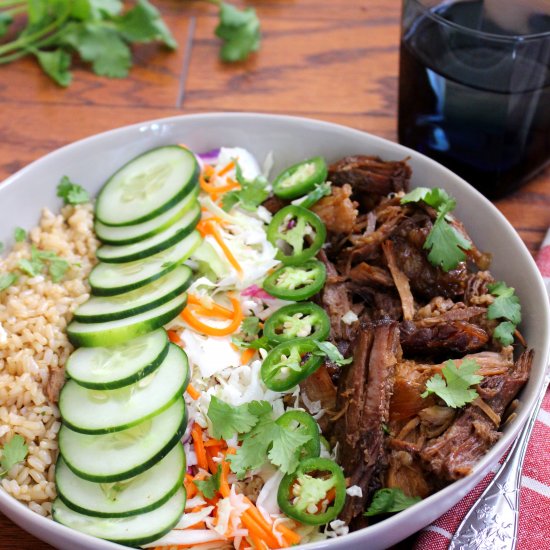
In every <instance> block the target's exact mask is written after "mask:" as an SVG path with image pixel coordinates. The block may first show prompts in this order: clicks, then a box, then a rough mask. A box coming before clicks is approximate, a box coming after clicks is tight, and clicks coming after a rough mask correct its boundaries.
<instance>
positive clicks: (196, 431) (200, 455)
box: [191, 423, 208, 470]
mask: <svg viewBox="0 0 550 550" xmlns="http://www.w3.org/2000/svg"><path fill="white" fill-rule="evenodd" d="M191 437H192V438H193V443H194V445H195V454H196V455H197V465H198V466H199V468H202V469H203V470H208V459H207V458H206V450H205V449H204V443H203V441H202V428H201V427H200V426H199V425H198V424H197V423H195V424H193V429H192V430H191Z"/></svg>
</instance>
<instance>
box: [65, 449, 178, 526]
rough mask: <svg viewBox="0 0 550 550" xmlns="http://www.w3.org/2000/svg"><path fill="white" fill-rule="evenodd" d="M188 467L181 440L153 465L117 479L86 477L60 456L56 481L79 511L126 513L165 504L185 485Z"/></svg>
mask: <svg viewBox="0 0 550 550" xmlns="http://www.w3.org/2000/svg"><path fill="white" fill-rule="evenodd" d="M185 468H186V466H185V453H184V452H183V447H182V445H181V444H180V443H178V444H177V445H176V446H175V447H174V448H173V449H172V450H171V451H170V452H169V453H168V454H167V455H166V456H165V457H164V458H163V459H162V460H161V461H160V462H157V464H155V465H154V466H153V467H152V468H149V469H148V470H145V472H143V473H141V474H138V475H137V476H136V477H132V478H130V479H127V480H125V481H117V482H114V483H94V482H92V481H87V480H85V479H82V478H80V477H78V476H77V475H76V474H74V473H73V472H72V470H71V469H70V468H69V467H68V466H67V465H66V464H65V461H64V460H63V458H61V457H60V458H59V459H58V461H57V464H56V466H55V483H56V485H57V494H58V496H59V498H60V499H61V500H62V501H63V502H64V503H65V504H66V505H67V506H68V507H69V508H72V509H73V510H74V511H75V512H80V513H81V514H88V515H90V516H98V517H126V516H133V515H135V514H142V513H144V512H148V511H149V510H154V509H155V508H158V507H159V506H161V505H162V504H164V503H165V502H166V501H167V500H168V499H169V498H170V497H171V496H172V495H173V494H174V493H175V492H176V491H177V490H178V489H179V487H181V485H182V483H183V477H184V475H185Z"/></svg>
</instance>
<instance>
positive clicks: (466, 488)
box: [0, 112, 550, 550]
mask: <svg viewBox="0 0 550 550" xmlns="http://www.w3.org/2000/svg"><path fill="white" fill-rule="evenodd" d="M210 119H222V120H227V121H231V122H232V123H234V121H235V120H242V119H245V120H256V121H260V122H261V120H262V119H263V120H271V121H279V122H282V123H287V122H288V123H289V124H306V125H309V126H310V127H312V128H315V129H318V130H319V131H323V130H325V131H333V132H334V131H340V132H345V133H347V134H349V135H355V136H357V137H363V138H364V137H367V138H368V139H370V140H372V141H374V142H375V143H378V144H379V145H381V146H383V147H388V148H390V149H391V150H393V151H395V152H396V153H402V156H403V158H408V159H412V160H414V159H419V160H421V162H424V163H427V165H428V166H429V167H430V170H431V169H433V170H436V171H438V172H439V173H441V174H444V175H445V176H446V177H447V178H450V179H452V180H454V181H455V182H456V183H457V185H458V186H459V187H462V186H466V187H467V188H469V189H468V190H469V191H470V192H471V193H473V195H474V197H475V198H476V200H478V201H480V202H482V205H483V208H489V209H490V210H491V211H492V213H493V214H494V215H495V216H497V218H499V220H500V221H501V222H502V223H503V224H504V225H505V226H507V228H508V229H509V230H511V231H510V235H509V238H510V239H512V240H513V241H514V242H515V245H516V246H519V247H520V248H521V249H523V251H524V253H525V254H524V256H525V258H524V259H525V261H526V262H527V265H528V266H529V270H530V271H531V272H532V274H534V276H535V280H536V286H537V288H536V292H537V293H538V294H539V295H540V297H541V298H542V297H543V296H544V299H545V300H546V302H545V303H547V302H548V295H547V291H546V287H545V285H544V282H543V279H542V276H541V274H540V272H539V270H538V268H537V266H536V264H535V261H534V259H533V258H532V256H531V254H530V253H529V251H528V250H527V247H526V246H525V244H524V243H523V241H522V240H521V238H520V237H519V235H518V233H517V232H516V230H515V229H514V227H513V226H512V225H511V224H510V222H509V221H508V220H507V219H506V218H505V216H504V215H503V214H502V213H501V212H500V211H499V210H498V209H497V208H496V207H495V206H494V205H493V204H492V203H491V202H490V201H489V200H488V199H487V198H486V197H484V196H483V195H482V194H481V193H480V192H479V191H477V190H476V189H474V188H473V187H472V186H470V185H469V184H468V183H467V182H466V181H465V180H463V179H462V178H460V177H459V176H458V175H456V174H455V173H453V172H452V171H450V170H449V169H447V168H446V167H444V166H442V165H441V164H439V163H437V162H436V161H434V160H432V159H430V158H429V157H426V156H425V155H422V154H421V153H418V152H416V151H414V150H412V149H410V148H407V147H405V146H403V145H401V144H398V143H396V142H393V141H390V140H388V139H386V138H382V137H379V136H376V135H374V134H370V133H368V132H365V131H362V130H358V129H356V128H351V127H349V126H345V125H341V124H336V123H333V122H327V121H324V120H318V119H314V118H307V117H299V116H291V115H279V114H266V113H253V112H230V113H225V112H209V113H196V114H189V115H174V116H170V117H164V118H157V119H152V120H148V121H143V122H137V123H134V124H130V125H125V126H121V127H117V128H114V129H111V130H107V131H104V132H100V133H96V134H93V135H90V136H88V137H85V138H83V139H80V140H77V141H74V142H71V143H69V144H67V145H64V146H62V147H59V148H57V149H55V150H53V151H51V152H49V153H47V154H46V155H43V156H41V157H40V158H38V159H36V160H34V161H32V162H31V163H29V164H28V165H26V166H25V167H23V168H22V169H20V170H18V171H17V172H16V173H14V174H12V175H11V176H9V177H8V178H6V179H5V180H4V182H3V183H2V182H0V197H1V196H2V193H5V192H6V191H4V190H5V189H9V188H11V187H12V186H13V185H15V184H16V183H17V181H18V180H19V179H20V178H21V177H23V176H26V174H27V173H28V172H31V173H32V171H33V170H35V169H36V168H37V166H38V167H39V166H40V164H41V163H43V162H45V161H46V160H47V159H48V160H49V159H52V158H55V157H56V156H62V155H66V154H70V153H72V151H73V150H78V149H79V148H81V147H83V146H84V147H86V146H88V145H91V144H93V143H95V142H98V141H103V140H108V139H117V138H118V137H119V136H121V135H123V134H125V133H128V134H133V133H134V132H138V133H139V132H144V131H148V130H149V131H151V130H154V129H155V128H156V127H158V126H159V125H179V124H184V125H185V121H188V120H189V121H199V122H200V121H202V120H210ZM507 238H508V237H507ZM541 313H542V318H540V319H537V322H538V323H539V324H540V325H542V330H545V331H546V333H547V334H548V333H550V312H549V308H548V307H546V308H544V307H543V308H542V309H541ZM549 351H550V339H547V340H545V344H544V348H543V349H541V350H537V353H540V354H541V358H540V359H539V361H541V363H542V364H543V365H548V357H549ZM544 374H545V373H544V371H543V372H542V373H541V374H540V381H539V384H538V385H537V388H536V393H535V394H534V396H533V398H532V399H531V402H530V403H529V407H522V409H521V410H520V411H519V413H518V416H517V418H516V419H515V421H514V422H513V423H512V424H511V425H510V426H509V427H507V433H506V434H505V436H503V437H502V438H501V439H500V440H499V441H498V442H497V443H496V444H495V445H494V446H493V447H492V448H491V449H490V450H489V451H488V452H487V453H486V454H485V455H484V456H483V457H482V458H481V460H480V461H478V463H477V464H476V465H475V466H474V469H473V471H472V473H471V474H470V475H469V476H467V477H465V478H462V479H460V480H457V481H455V482H453V483H451V484H450V485H447V486H446V487H444V488H443V489H440V490H439V491H437V492H435V493H433V494H432V495H430V496H428V497H427V498H425V499H423V500H422V501H420V502H419V503H417V504H415V505H414V506H412V507H410V508H408V509H406V510H404V511H402V512H400V513H398V514H395V515H393V516H391V517H389V518H387V519H385V520H383V521H381V522H379V523H376V524H374V525H370V526H368V527H366V528H364V529H361V530H358V531H354V532H353V533H349V534H347V535H346V536H343V537H337V538H330V539H326V540H323V541H317V542H312V543H307V544H304V545H301V546H299V547H300V548H304V549H310V550H311V549H313V548H318V549H323V550H325V549H326V550H329V549H337V548H341V547H343V546H344V545H348V544H353V543H359V542H360V541H361V539H362V537H363V536H364V534H365V532H366V531H368V532H369V535H371V536H374V537H375V536H377V535H380V536H381V535H382V534H386V531H390V530H391V529H392V527H394V526H395V524H397V525H399V524H402V523H407V522H408V521H409V519H411V518H413V516H415V515H417V514H419V513H420V512H423V513H426V512H427V511H428V510H429V509H430V508H431V507H432V505H433V504H434V503H436V502H437V501H438V500H441V499H449V498H451V495H453V493H454V497H452V498H453V500H455V503H456V502H458V501H459V500H460V499H461V498H463V497H464V496H465V495H466V494H467V493H468V492H470V491H471V490H472V489H473V488H474V487H475V485H476V484H477V483H479V481H480V480H481V479H482V478H483V477H484V476H485V475H486V474H487V473H488V472H489V471H491V469H493V470H494V468H495V465H496V463H497V459H498V458H499V457H501V456H502V455H503V454H504V453H505V451H506V449H507V447H508V446H509V445H510V444H511V443H512V442H513V440H514V438H515V436H516V435H517V433H518V432H519V430H520V429H521V428H522V427H523V425H524V424H525V422H526V421H527V419H528V417H529V416H530V415H531V412H532V410H533V407H534V405H535V401H536V394H538V392H539V391H540V389H541V387H542V385H543V384H544V378H545V376H544ZM457 495H459V496H458V498H456V497H457ZM449 509H450V508H446V509H445V511H444V512H442V513H445V512H446V511H447V510H449ZM0 511H2V512H4V513H5V515H6V516H8V517H10V519H12V520H13V521H14V522H15V523H18V524H20V523H19V521H21V522H24V523H26V521H25V520H28V521H29V522H30V523H34V524H35V525H36V529H34V526H33V529H32V531H31V530H29V529H28V528H27V527H26V526H25V527H22V528H23V529H25V530H27V531H28V532H32V534H33V535H34V534H36V533H39V534H36V536H38V537H39V538H41V537H42V536H43V535H42V534H41V533H40V532H41V531H43V530H46V531H52V530H53V532H57V533H59V534H60V535H62V537H63V539H67V538H68V539H69V540H72V541H74V542H75V543H78V541H79V540H81V541H82V543H85V542H88V543H90V542H92V541H95V542H96V543H97V542H99V543H101V547H102V548H104V549H105V550H107V549H109V548H110V549H113V550H115V549H119V550H120V549H123V548H127V547H125V546H122V545H119V544H117V543H113V542H110V541H106V540H104V539H98V538H96V537H93V536H91V535H87V534H85V533H82V532H79V531H76V530H73V529H71V528H69V527H66V526H64V525H62V524H59V523H57V522H55V521H52V519H49V518H45V517H43V516H40V515H39V514H37V513H35V512H33V511H32V510H30V509H29V508H28V507H27V506H26V505H25V504H23V503H22V502H20V501H18V500H17V499H15V498H14V497H12V496H11V495H9V494H8V493H7V492H6V491H5V490H3V489H2V490H0ZM442 513H437V516H436V517H439V516H441V515H442ZM432 515H433V514H432ZM20 525H21V524H20ZM81 537H82V538H81ZM401 539H402V537H400V538H398V539H397V540H401ZM397 540H396V541H397Z"/></svg>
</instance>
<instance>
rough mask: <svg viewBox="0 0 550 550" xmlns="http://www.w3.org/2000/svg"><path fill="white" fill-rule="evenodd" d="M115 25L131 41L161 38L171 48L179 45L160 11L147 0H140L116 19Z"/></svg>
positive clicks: (149, 40) (147, 40) (148, 40)
mask: <svg viewBox="0 0 550 550" xmlns="http://www.w3.org/2000/svg"><path fill="white" fill-rule="evenodd" d="M115 25H116V28H117V30H118V31H119V32H120V34H121V35H122V36H123V37H124V38H125V39H126V40H127V41H129V42H151V41H153V40H160V41H161V42H163V43H164V44H165V45H166V46H168V47H169V48H172V49H176V48H177V47H178V44H177V42H176V41H175V40H174V37H173V36H172V34H171V33H170V31H169V30H168V27H167V26H166V24H165V23H164V21H163V20H162V18H161V16H160V13H159V11H158V10H157V8H155V7H154V6H153V5H152V4H151V3H149V2H148V1H147V0H138V2H137V5H136V6H135V7H133V8H132V9H131V10H128V11H127V12H126V13H125V14H124V15H122V16H120V17H119V18H117V19H116V20H115Z"/></svg>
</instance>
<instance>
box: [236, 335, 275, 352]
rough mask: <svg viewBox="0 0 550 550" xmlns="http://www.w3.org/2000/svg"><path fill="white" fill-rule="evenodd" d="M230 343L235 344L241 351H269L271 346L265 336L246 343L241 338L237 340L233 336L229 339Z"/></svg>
mask: <svg viewBox="0 0 550 550" xmlns="http://www.w3.org/2000/svg"><path fill="white" fill-rule="evenodd" d="M231 341H232V342H233V344H235V345H236V346H237V347H239V348H242V349H248V348H251V349H265V350H267V351H269V350H270V349H271V348H272V347H273V346H272V344H271V343H270V342H269V340H268V338H267V336H262V337H261V338H256V339H255V340H252V341H251V342H247V341H246V340H244V339H243V338H238V337H237V336H233V338H231Z"/></svg>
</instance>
